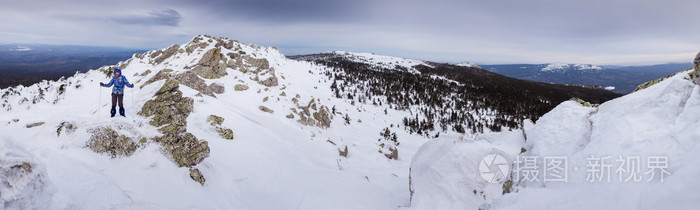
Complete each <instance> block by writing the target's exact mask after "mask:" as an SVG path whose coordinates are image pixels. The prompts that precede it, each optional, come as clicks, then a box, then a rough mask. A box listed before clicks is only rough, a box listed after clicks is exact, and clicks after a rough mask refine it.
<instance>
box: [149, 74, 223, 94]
mask: <svg viewBox="0 0 700 210" xmlns="http://www.w3.org/2000/svg"><path fill="white" fill-rule="evenodd" d="M167 70H168V69H163V70H161V71H159V72H158V73H157V74H156V75H154V76H153V77H151V79H149V80H148V81H146V82H145V83H144V84H143V85H141V87H143V86H146V85H148V84H151V83H153V82H156V81H158V80H163V79H174V80H177V81H178V82H180V83H181V84H183V85H186V86H187V87H190V88H192V89H195V90H197V91H199V92H200V93H202V94H204V95H208V96H211V97H216V96H215V95H214V93H216V94H222V93H224V90H225V88H224V86H223V85H220V84H216V83H213V84H211V85H207V84H206V83H204V80H203V79H201V78H199V77H198V76H197V75H196V74H195V73H193V72H192V71H186V72H184V73H181V74H178V75H174V76H173V75H172V74H171V73H169V71H167Z"/></svg>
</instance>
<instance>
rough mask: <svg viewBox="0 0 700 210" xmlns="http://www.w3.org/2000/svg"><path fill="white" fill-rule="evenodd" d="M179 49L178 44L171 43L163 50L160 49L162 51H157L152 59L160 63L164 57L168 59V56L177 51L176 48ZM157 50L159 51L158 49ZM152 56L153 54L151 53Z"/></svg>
mask: <svg viewBox="0 0 700 210" xmlns="http://www.w3.org/2000/svg"><path fill="white" fill-rule="evenodd" d="M178 49H180V45H173V46H170V47H168V49H165V51H162V53H159V55H155V54H154V55H155V56H158V57H156V58H155V60H153V62H155V63H156V64H160V63H162V62H163V61H164V60H165V59H168V58H169V57H170V56H173V55H174V54H175V53H177V50H178ZM158 52H161V51H160V50H159V51H158ZM151 57H153V55H151Z"/></svg>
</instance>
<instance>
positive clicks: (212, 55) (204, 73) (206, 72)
mask: <svg viewBox="0 0 700 210" xmlns="http://www.w3.org/2000/svg"><path fill="white" fill-rule="evenodd" d="M193 71H194V73H195V74H197V75H199V76H200V77H202V78H206V79H217V78H221V77H223V76H226V75H227V73H226V57H225V56H224V55H223V54H221V49H220V48H218V47H217V48H214V49H211V50H209V51H207V52H206V53H205V54H204V55H203V56H202V59H200V60H199V62H198V63H197V66H196V67H195V68H194V70H193Z"/></svg>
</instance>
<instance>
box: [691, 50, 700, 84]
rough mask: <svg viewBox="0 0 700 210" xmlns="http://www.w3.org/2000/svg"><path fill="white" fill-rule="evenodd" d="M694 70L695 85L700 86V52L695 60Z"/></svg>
mask: <svg viewBox="0 0 700 210" xmlns="http://www.w3.org/2000/svg"><path fill="white" fill-rule="evenodd" d="M693 68H694V69H695V71H694V72H695V77H694V78H696V79H695V80H694V81H695V84H698V85H700V79H697V78H698V76H700V52H698V55H696V56H695V59H694V60H693Z"/></svg>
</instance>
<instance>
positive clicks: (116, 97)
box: [100, 68, 134, 117]
mask: <svg viewBox="0 0 700 210" xmlns="http://www.w3.org/2000/svg"><path fill="white" fill-rule="evenodd" d="M112 85H114V87H113V88H112V110H111V111H110V114H112V117H114V115H115V114H116V113H117V110H116V109H115V108H116V105H117V102H119V115H121V116H123V117H126V116H124V87H125V86H126V87H130V88H134V84H131V83H129V80H127V79H126V77H125V76H124V75H122V70H121V69H119V68H117V69H114V77H112V80H110V81H109V83H107V84H104V83H102V82H100V86H102V87H110V86H112Z"/></svg>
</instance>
